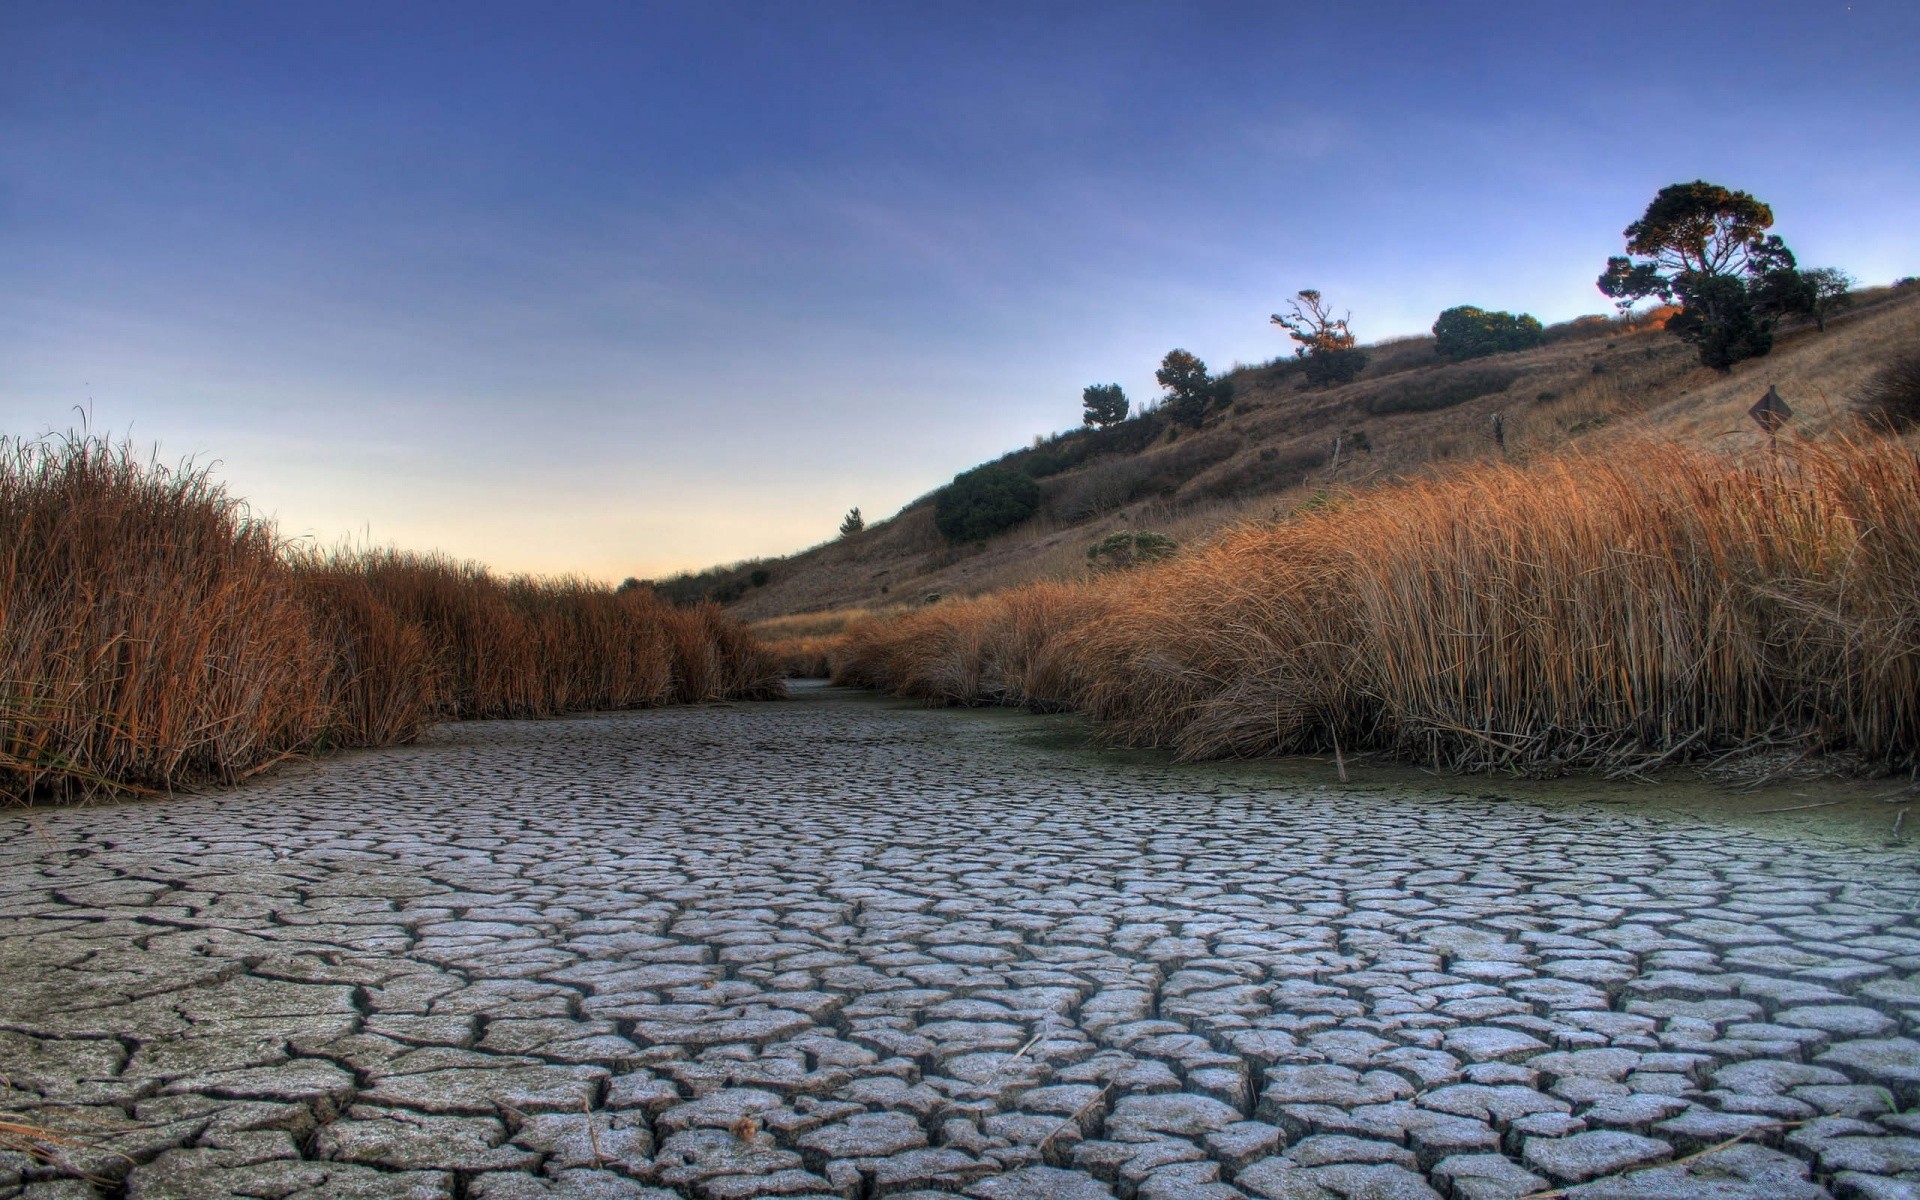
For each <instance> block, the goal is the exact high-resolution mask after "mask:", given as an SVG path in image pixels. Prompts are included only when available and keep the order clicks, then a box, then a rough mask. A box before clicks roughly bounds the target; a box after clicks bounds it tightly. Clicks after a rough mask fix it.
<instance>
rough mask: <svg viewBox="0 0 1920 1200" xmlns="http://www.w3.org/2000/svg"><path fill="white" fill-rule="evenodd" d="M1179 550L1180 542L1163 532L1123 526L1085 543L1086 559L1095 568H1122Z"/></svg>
mask: <svg viewBox="0 0 1920 1200" xmlns="http://www.w3.org/2000/svg"><path fill="white" fill-rule="evenodd" d="M1179 552H1180V543H1179V542H1176V541H1174V540H1173V539H1172V538H1170V537H1168V536H1167V535H1166V534H1164V533H1150V532H1148V531H1147V530H1144V529H1123V530H1120V531H1119V532H1118V533H1110V534H1108V535H1107V536H1105V537H1103V538H1101V539H1100V540H1099V541H1097V542H1095V543H1094V544H1093V545H1091V546H1088V547H1087V562H1088V565H1090V566H1092V567H1093V569H1094V570H1096V571H1124V570H1127V569H1128V568H1131V567H1139V566H1145V565H1146V564H1147V563H1151V562H1159V561H1160V560H1161V559H1163V558H1172V557H1173V556H1174V555H1175V554H1178V553H1179Z"/></svg>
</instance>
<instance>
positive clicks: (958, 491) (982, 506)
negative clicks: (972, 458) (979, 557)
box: [933, 467, 1040, 542]
mask: <svg viewBox="0 0 1920 1200" xmlns="http://www.w3.org/2000/svg"><path fill="white" fill-rule="evenodd" d="M1039 507H1040V485H1039V484H1037V483H1035V482H1034V481H1033V477H1032V476H1031V475H1028V474H1026V473H1024V472H1021V471H1016V470H1013V469H1011V468H1009V467H977V468H975V469H974V470H971V471H968V472H966V473H965V474H962V475H956V476H955V477H954V480H953V482H952V483H950V484H948V485H947V486H946V487H944V488H941V489H940V492H939V495H938V496H937V497H936V498H935V500H934V508H933V523H934V526H935V527H936V528H938V529H939V530H940V534H941V536H943V537H945V538H946V539H947V540H948V541H950V542H980V541H985V540H986V539H987V538H990V537H992V536H993V535H994V534H996V533H1004V532H1006V531H1007V530H1009V529H1012V528H1013V527H1014V526H1015V525H1018V524H1020V523H1021V522H1022V521H1024V520H1026V519H1027V518H1028V517H1031V516H1032V515H1033V514H1034V511H1035V510H1036V509H1038V508H1039Z"/></svg>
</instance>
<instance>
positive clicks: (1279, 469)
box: [1200, 446, 1327, 500]
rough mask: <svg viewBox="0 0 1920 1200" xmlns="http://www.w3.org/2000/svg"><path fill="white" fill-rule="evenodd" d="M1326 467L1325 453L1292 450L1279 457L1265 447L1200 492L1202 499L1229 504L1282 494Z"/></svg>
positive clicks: (1274, 449)
mask: <svg viewBox="0 0 1920 1200" xmlns="http://www.w3.org/2000/svg"><path fill="white" fill-rule="evenodd" d="M1326 464H1327V452H1326V451H1325V450H1320V449H1312V450H1295V451H1292V452H1290V453H1286V454H1282V453H1281V452H1280V450H1279V449H1278V448H1277V447H1274V446H1267V447H1265V448H1263V449H1262V450H1261V451H1260V452H1259V453H1258V454H1255V455H1253V456H1252V457H1250V458H1247V459H1245V460H1243V461H1241V462H1240V463H1237V464H1235V465H1234V466H1233V467H1232V468H1230V469H1229V470H1227V471H1224V472H1222V473H1221V474H1219V475H1215V476H1213V477H1211V478H1209V479H1207V480H1206V481H1205V482H1204V483H1203V484H1202V485H1201V487H1200V490H1201V492H1202V493H1203V494H1205V495H1208V496H1217V497H1219V498H1221V499H1228V500H1240V499H1245V498H1246V497H1248V496H1260V495H1264V494H1266V493H1268V492H1284V491H1286V490H1287V489H1288V488H1290V487H1294V486H1297V485H1298V484H1301V483H1304V482H1306V479H1307V476H1308V475H1310V474H1311V473H1312V472H1314V471H1315V470H1318V469H1319V468H1321V467H1323V466H1325V465H1326Z"/></svg>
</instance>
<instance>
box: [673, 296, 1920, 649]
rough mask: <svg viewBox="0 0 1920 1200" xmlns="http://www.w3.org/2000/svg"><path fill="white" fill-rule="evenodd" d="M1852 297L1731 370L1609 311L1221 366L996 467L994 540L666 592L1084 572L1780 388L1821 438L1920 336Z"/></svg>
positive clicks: (747, 596)
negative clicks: (1201, 411)
mask: <svg viewBox="0 0 1920 1200" xmlns="http://www.w3.org/2000/svg"><path fill="white" fill-rule="evenodd" d="M1858 301H1859V302H1858V304H1857V306H1856V307H1855V309H1854V310H1853V311H1852V312H1850V313H1848V314H1847V315H1846V316H1845V317H1843V318H1841V319H1838V320H1834V319H1830V320H1829V322H1828V331H1827V332H1825V333H1819V332H1816V331H1815V330H1814V329H1813V328H1812V326H1811V325H1808V326H1806V327H1805V328H1797V327H1793V328H1787V329H1785V330H1783V332H1782V334H1781V336H1780V338H1779V341H1778V344H1777V346H1776V348H1775V350H1774V352H1773V353H1772V354H1771V355H1770V356H1768V357H1766V358H1761V359H1754V360H1750V361H1748V362H1744V363H1741V364H1739V365H1738V366H1737V367H1735V369H1734V370H1733V372H1732V373H1731V374H1727V375H1721V374H1719V373H1717V372H1714V371H1712V370H1708V369H1706V368H1703V367H1701V366H1700V365H1699V364H1698V362H1697V361H1696V359H1695V356H1694V352H1693V349H1692V348H1691V347H1689V346H1687V345H1685V344H1683V343H1682V342H1680V341H1679V340H1678V339H1677V338H1674V337H1672V336H1670V335H1668V334H1667V333H1665V332H1664V331H1663V330H1661V329H1658V328H1653V327H1646V328H1633V327H1630V326H1625V325H1622V324H1620V323H1618V322H1612V321H1608V320H1606V319H1604V318H1583V319H1581V320H1579V321H1574V322H1568V323H1567V324H1565V325H1562V326H1555V327H1553V328H1551V329H1550V330H1549V331H1548V332H1549V335H1550V340H1549V341H1548V342H1547V344H1544V345H1542V346H1541V347H1539V348H1538V349H1534V350H1529V351H1524V352H1520V353H1512V354H1501V355H1495V356H1492V357H1488V358H1481V359H1475V360H1471V361H1469V362H1465V363H1449V362H1446V361H1445V360H1443V359H1441V358H1440V357H1439V356H1438V355H1437V354H1436V353H1435V351H1434V349H1433V341H1432V339H1431V338H1424V337H1423V338H1409V339H1404V340H1400V341H1394V342H1388V343H1383V344H1380V345H1377V346H1374V347H1370V348H1369V352H1370V354H1371V356H1372V361H1371V362H1370V364H1369V366H1368V368H1367V370H1366V371H1365V372H1364V373H1363V374H1362V375H1361V376H1360V377H1359V378H1358V379H1356V380H1355V381H1354V382H1352V383H1350V384H1346V385H1344V386H1339V387H1333V388H1324V389H1315V388H1308V387H1307V386H1306V385H1305V382H1304V381H1303V380H1302V379H1301V378H1300V376H1299V374H1298V372H1297V371H1296V370H1295V369H1293V367H1292V366H1291V365H1290V364H1289V363H1287V362H1285V361H1276V362H1275V363H1273V364H1268V365H1266V366H1262V367H1251V368H1242V369H1238V370H1236V371H1234V372H1233V373H1232V374H1231V375H1230V376H1229V378H1230V380H1231V383H1232V399H1231V402H1230V404H1229V405H1228V406H1227V407H1225V408H1224V409H1222V410H1220V411H1217V412H1215V413H1213V414H1212V415H1211V416H1210V417H1209V418H1208V421H1207V423H1206V425H1205V426H1204V427H1203V428H1200V429H1197V430H1184V429H1176V428H1174V427H1173V426H1172V425H1171V424H1170V423H1169V422H1168V421H1166V419H1165V417H1164V415H1162V414H1160V413H1158V412H1149V413H1147V414H1145V415H1143V416H1139V417H1136V418H1134V419H1132V420H1130V421H1128V422H1125V423H1124V424H1122V425H1120V426H1117V427H1115V428H1114V429H1112V430H1108V431H1082V430H1076V431H1073V432H1070V433H1066V434H1061V435H1058V436H1056V437H1055V438H1053V439H1050V440H1047V441H1045V442H1039V443H1036V445H1035V446H1033V447H1031V448H1028V449H1024V450H1020V451H1015V452H1013V453H1011V454H1009V455H1007V456H1005V457H1004V458H1002V459H1001V460H999V461H1000V462H1001V463H1002V464H1003V465H1006V466H1009V467H1013V468H1015V469H1019V470H1022V471H1024V472H1026V473H1028V474H1030V475H1032V476H1034V477H1035V478H1036V479H1037V480H1039V482H1040V486H1041V491H1042V504H1041V509H1040V512H1039V513H1038V514H1037V516H1036V517H1035V518H1034V519H1033V520H1031V521H1029V522H1027V523H1026V524H1025V525H1023V526H1021V527H1019V528H1017V529H1014V530H1012V531H1010V532H1008V533H1005V534H1002V535H1000V536H998V537H995V538H992V539H989V540H988V541H986V542H984V543H979V544H972V545H961V546H955V545H950V544H949V543H948V542H947V541H946V540H945V539H944V538H942V537H941V535H940V534H939V532H938V531H937V530H936V529H935V527H934V522H933V504H932V500H933V497H931V496H928V497H924V498H922V499H921V500H919V501H916V502H914V503H913V504H910V505H908V506H907V507H906V508H905V509H903V510H902V511H901V512H900V513H899V514H897V515H896V516H894V517H892V518H890V519H888V520H885V521H881V522H877V523H875V524H873V525H871V526H869V527H868V528H867V529H866V530H865V531H863V532H861V533H859V534H855V535H853V536H851V537H846V538H841V539H838V540H835V541H832V542H828V543H825V544H823V545H819V546H815V547H813V548H811V549H808V550H805V551H801V552H799V553H797V554H794V555H792V556H789V557H787V558H784V559H775V560H767V561H759V562H754V563H748V564H741V565H739V566H736V567H732V568H721V569H716V570H713V571H709V572H704V573H702V574H701V575H700V576H698V577H694V578H691V579H682V580H679V581H667V582H666V583H664V584H663V585H662V586H663V590H666V591H667V592H668V593H669V594H674V592H675V591H676V590H678V591H685V592H712V593H717V594H718V595H719V596H720V597H722V598H725V599H728V601H729V603H728V607H729V609H730V611H732V612H734V613H735V614H737V615H739V616H741V617H745V618H748V619H764V618H770V617H775V616H781V615H785V614H792V613H806V612H818V611H827V610H833V609H841V608H852V607H866V608H872V607H883V606H892V605H900V604H918V603H923V602H925V601H926V600H927V599H928V598H929V597H930V596H934V595H962V594H976V593H980V592H986V591H992V590H997V589H1000V588H1005V587H1010V586H1013V585H1016V584H1021V583H1027V582H1031V581H1034V580H1040V579H1059V578H1070V577H1073V576H1075V575H1079V574H1082V573H1084V572H1085V571H1086V569H1087V558H1086V551H1087V548H1088V547H1089V546H1090V545H1091V544H1092V543H1093V542H1095V541H1096V540H1097V539H1099V538H1100V537H1101V536H1103V535H1105V534H1107V533H1110V532H1113V531H1116V530H1129V529H1130V530H1150V531H1154V532H1160V533H1165V534H1168V535H1170V536H1172V537H1174V538H1175V539H1177V540H1178V541H1180V542H1182V543H1192V542H1195V541H1199V540H1204V539H1206V538H1207V537H1209V536H1210V535H1212V534H1213V533H1215V532H1217V531H1219V530H1221V529H1223V528H1225V527H1228V526H1231V525H1235V524H1238V523H1240V522H1242V521H1245V520H1248V519H1254V518H1262V517H1272V516H1276V515H1278V514H1280V513H1283V512H1285V511H1287V510H1289V509H1291V508H1293V507H1294V506H1296V505H1298V504H1300V503H1302V502H1311V501H1312V500H1313V498H1314V497H1315V496H1316V495H1318V494H1320V493H1322V492H1324V491H1326V490H1329V489H1350V488H1364V487H1367V486H1370V485H1372V484H1375V483H1379V482H1385V481H1390V480H1394V479H1399V478H1405V477H1409V476H1415V475H1418V474H1420V473H1421V472H1423V471H1426V470H1430V469H1431V468H1432V467H1433V466H1434V465H1435V464H1442V463H1449V462H1460V461H1470V460H1475V459H1494V458H1498V457H1502V456H1505V457H1507V458H1526V457H1529V456H1532V455H1535V454H1539V453H1541V452H1543V451H1549V450H1553V449H1556V448H1559V447H1562V446H1565V445H1567V444H1568V443H1569V442H1572V441H1575V440H1592V439H1600V438H1608V437H1612V436H1615V435H1617V434H1618V433H1620V432H1622V431H1632V432H1634V433H1641V434H1644V433H1653V434H1655V435H1657V436H1661V437H1666V438H1670V439H1673V440H1678V441H1682V442H1688V443H1711V442H1719V441H1721V440H1722V439H1735V440H1738V439H1744V440H1745V441H1748V442H1751V441H1755V440H1757V439H1759V438H1760V437H1762V436H1763V435H1762V434H1761V433H1760V432H1759V431H1758V429H1757V428H1756V427H1755V426H1754V424H1753V423H1752V422H1751V421H1750V420H1748V418H1747V417H1746V415H1745V412H1746V409H1747V407H1748V406H1749V405H1751V404H1752V403H1753V401H1754V400H1756V399H1757V398H1758V397H1759V396H1760V395H1761V394H1762V393H1763V392H1765V391H1766V389H1767V387H1768V386H1770V385H1773V386H1778V387H1779V388H1780V390H1781V393H1782V394H1783V395H1784V396H1785V397H1786V398H1787V399H1788V401H1789V403H1791V404H1792V405H1793V407H1794V409H1795V410H1796V411H1795V416H1794V421H1793V428H1794V429H1796V430H1801V431H1807V432H1812V431H1817V430H1819V429H1822V428H1825V427H1827V426H1829V425H1831V424H1833V423H1834V422H1836V421H1838V420H1841V419H1843V418H1844V415H1845V412H1846V408H1847V402H1848V400H1849V398H1850V397H1851V396H1852V395H1853V394H1854V393H1855V392H1856V391H1857V390H1858V388H1859V387H1860V385H1861V384H1862V383H1863V382H1864V380H1865V379H1866V378H1867V377H1868V376H1869V375H1870V374H1871V373H1872V372H1873V371H1874V370H1875V369H1877V368H1878V366H1879V365H1880V364H1882V363H1883V362H1885V361H1886V360H1887V359H1888V358H1890V357H1891V356H1892V355H1893V354H1895V353H1896V352H1899V351H1901V350H1904V349H1909V348H1913V347H1916V346H1920V288H1903V289H1899V290H1891V289H1880V290H1876V291H1872V292H1866V293H1862V294H1861V295H1860V296H1859V297H1858ZM1496 417H1497V418H1498V419H1499V426H1498V428H1499V434H1500V437H1501V438H1503V440H1504V444H1501V443H1500V442H1497V441H1496V436H1495V431H1496Z"/></svg>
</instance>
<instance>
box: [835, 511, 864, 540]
mask: <svg viewBox="0 0 1920 1200" xmlns="http://www.w3.org/2000/svg"><path fill="white" fill-rule="evenodd" d="M866 527H867V520H866V518H865V517H863V516H861V515H860V506H859V505H857V504H856V505H854V506H853V507H852V508H850V509H848V510H847V515H846V516H845V517H842V518H841V519H840V536H841V537H852V536H853V535H854V534H856V533H859V532H860V531H861V530H862V529H865V528H866Z"/></svg>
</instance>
